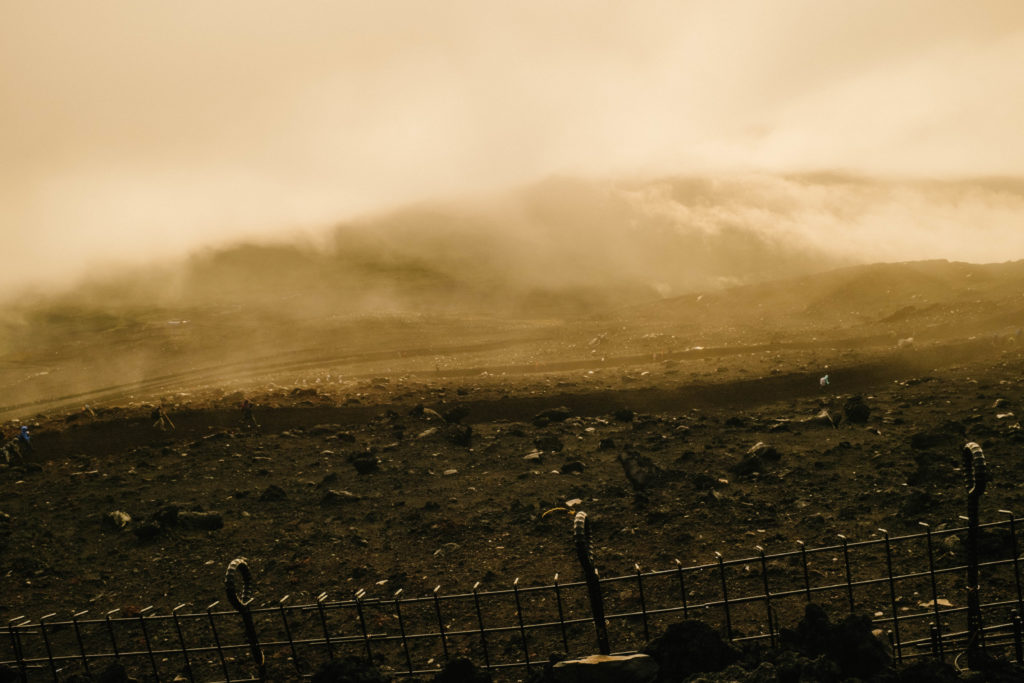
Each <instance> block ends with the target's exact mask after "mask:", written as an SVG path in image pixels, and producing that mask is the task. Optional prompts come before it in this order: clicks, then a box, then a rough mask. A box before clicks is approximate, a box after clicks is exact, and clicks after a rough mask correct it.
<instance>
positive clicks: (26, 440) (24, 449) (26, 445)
mask: <svg viewBox="0 0 1024 683" xmlns="http://www.w3.org/2000/svg"><path fill="white" fill-rule="evenodd" d="M18 447H19V448H20V449H21V457H23V458H24V457H25V456H26V455H28V454H29V453H31V452H32V450H33V448H32V436H31V435H30V434H29V433H28V427H26V426H25V425H21V430H20V431H19V432H18Z"/></svg>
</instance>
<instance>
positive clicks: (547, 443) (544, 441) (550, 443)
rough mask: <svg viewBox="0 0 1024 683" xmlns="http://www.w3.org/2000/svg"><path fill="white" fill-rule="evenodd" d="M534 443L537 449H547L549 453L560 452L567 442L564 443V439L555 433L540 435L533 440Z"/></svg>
mask: <svg viewBox="0 0 1024 683" xmlns="http://www.w3.org/2000/svg"><path fill="white" fill-rule="evenodd" d="M533 445H534V446H536V448H537V450H539V451H547V452H549V453H559V452H561V450H562V449H563V448H565V444H563V443H562V440H561V439H559V438H558V437H557V436H555V435H554V434H544V435H543V436H538V437H537V438H536V439H534V440H533Z"/></svg>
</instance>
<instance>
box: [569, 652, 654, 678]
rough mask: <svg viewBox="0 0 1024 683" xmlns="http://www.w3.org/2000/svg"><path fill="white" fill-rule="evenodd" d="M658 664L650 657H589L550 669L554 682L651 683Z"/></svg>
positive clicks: (570, 660)
mask: <svg viewBox="0 0 1024 683" xmlns="http://www.w3.org/2000/svg"><path fill="white" fill-rule="evenodd" d="M657 678H658V662H657V661H656V660H655V659H654V657H651V656H650V655H644V654H638V655H590V656H589V657H583V658H582V659H567V660H563V661H561V662H558V663H556V664H555V665H554V666H553V667H551V679H552V680H553V681H554V682H555V683H580V682H581V681H586V682H587V683H653V681H655V680H657Z"/></svg>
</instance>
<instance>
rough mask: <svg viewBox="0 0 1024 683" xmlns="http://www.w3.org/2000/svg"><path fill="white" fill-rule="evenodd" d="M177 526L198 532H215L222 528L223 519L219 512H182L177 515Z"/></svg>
mask: <svg viewBox="0 0 1024 683" xmlns="http://www.w3.org/2000/svg"><path fill="white" fill-rule="evenodd" d="M178 526H180V527H181V528H183V529H195V530H198V531H216V530H217V529H223V528H224V517H222V516H221V514H220V513H219V512H191V511H188V510H182V511H181V512H179V513H178Z"/></svg>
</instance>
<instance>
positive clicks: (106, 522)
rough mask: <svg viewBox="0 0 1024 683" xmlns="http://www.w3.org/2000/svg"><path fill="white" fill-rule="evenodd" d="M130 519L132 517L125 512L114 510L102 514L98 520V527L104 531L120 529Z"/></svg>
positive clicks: (129, 521) (126, 524) (125, 525)
mask: <svg viewBox="0 0 1024 683" xmlns="http://www.w3.org/2000/svg"><path fill="white" fill-rule="evenodd" d="M131 521H132V517H131V515H129V514H128V513H127V512H122V511H121V510H114V511H113V512H108V513H107V514H105V515H103V519H101V520H100V528H101V529H103V530H105V531H122V530H123V529H124V528H125V527H127V526H128V524H129V523H131Z"/></svg>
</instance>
